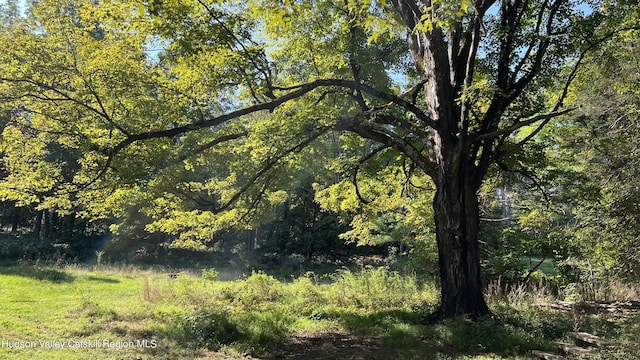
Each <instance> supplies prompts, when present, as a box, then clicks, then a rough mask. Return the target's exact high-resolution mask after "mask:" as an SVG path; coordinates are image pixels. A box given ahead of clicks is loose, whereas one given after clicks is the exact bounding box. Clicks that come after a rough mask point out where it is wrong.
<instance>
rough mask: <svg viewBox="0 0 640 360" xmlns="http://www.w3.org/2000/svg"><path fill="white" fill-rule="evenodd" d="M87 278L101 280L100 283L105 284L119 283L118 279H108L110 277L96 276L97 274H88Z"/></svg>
mask: <svg viewBox="0 0 640 360" xmlns="http://www.w3.org/2000/svg"><path fill="white" fill-rule="evenodd" d="M87 280H89V281H97V282H102V283H106V284H119V283H120V280H118V279H110V278H106V277H98V276H89V277H87Z"/></svg>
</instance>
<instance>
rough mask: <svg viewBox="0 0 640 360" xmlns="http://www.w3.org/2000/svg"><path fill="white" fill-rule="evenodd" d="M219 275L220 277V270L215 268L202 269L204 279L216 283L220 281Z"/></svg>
mask: <svg viewBox="0 0 640 360" xmlns="http://www.w3.org/2000/svg"><path fill="white" fill-rule="evenodd" d="M219 275H220V272H218V270H216V269H214V268H208V269H202V278H203V279H207V280H211V281H216V280H218V276H219Z"/></svg>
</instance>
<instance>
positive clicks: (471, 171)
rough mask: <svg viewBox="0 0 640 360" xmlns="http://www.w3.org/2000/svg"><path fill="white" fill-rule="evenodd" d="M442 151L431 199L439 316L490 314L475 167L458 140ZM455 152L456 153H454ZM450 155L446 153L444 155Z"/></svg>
mask: <svg viewBox="0 0 640 360" xmlns="http://www.w3.org/2000/svg"><path fill="white" fill-rule="evenodd" d="M449 150H450V151H449V152H448V154H443V155H445V156H444V159H446V161H445V162H443V163H442V164H441V165H442V166H441V167H440V169H439V170H440V174H439V176H438V177H437V178H436V179H434V180H435V181H436V188H437V190H436V195H435V198H434V201H433V209H434V214H435V225H436V240H437V243H438V259H439V267H440V284H441V288H442V292H441V296H440V309H439V311H438V313H437V314H436V315H437V316H438V317H440V318H450V317H454V316H459V315H467V314H468V315H471V316H473V317H479V316H482V315H487V314H490V311H489V307H488V306H487V303H486V301H485V299H484V295H483V293H482V290H483V289H482V281H481V277H480V256H479V241H478V240H479V239H478V235H479V225H480V214H479V204H478V194H477V192H478V189H479V186H480V184H481V178H480V179H479V174H478V173H476V171H477V168H476V167H474V166H473V164H471V163H469V162H468V160H466V157H465V156H464V155H463V154H464V153H465V152H464V151H459V150H460V143H458V144H457V146H456V145H454V146H453V147H450V148H449ZM456 154H458V155H457V156H456ZM446 155H449V156H446Z"/></svg>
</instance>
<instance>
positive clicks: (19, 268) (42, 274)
mask: <svg viewBox="0 0 640 360" xmlns="http://www.w3.org/2000/svg"><path fill="white" fill-rule="evenodd" d="M0 274H4V275H17V276H23V277H28V278H32V279H36V280H42V281H48V282H51V283H54V284H62V283H70V282H73V281H74V280H75V277H74V276H73V275H71V274H68V273H66V272H64V271H62V270H57V269H54V268H52V267H50V266H43V265H37V264H35V265H29V264H18V265H9V266H0Z"/></svg>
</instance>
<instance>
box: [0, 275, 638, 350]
mask: <svg viewBox="0 0 640 360" xmlns="http://www.w3.org/2000/svg"><path fill="white" fill-rule="evenodd" d="M437 298H438V290H437V287H436V286H435V284H434V283H433V282H423V281H420V280H419V279H417V278H415V277H413V276H406V275H400V274H398V273H396V272H392V271H389V270H388V269H387V268H384V267H382V268H372V267H371V268H369V267H367V268H362V269H361V270H360V271H349V270H340V271H337V272H335V273H333V274H331V275H326V276H316V275H314V274H312V273H309V274H306V275H305V276H302V277H298V278H290V279H280V280H278V279H276V278H274V277H272V276H270V275H267V274H265V273H253V274H251V275H248V276H242V277H240V278H239V279H237V280H227V281H221V280H219V276H218V272H217V271H216V270H214V269H204V270H201V271H199V272H196V271H192V272H189V271H183V272H173V273H172V272H166V271H157V270H142V269H138V268H134V267H126V266H122V267H110V266H97V267H80V266H48V265H42V264H37V263H35V264H34V263H18V264H9V265H4V266H0V334H1V335H0V341H2V343H1V345H2V346H1V347H0V358H2V359H240V358H245V359H247V358H251V359H255V358H260V359H276V358H277V359H530V358H532V357H531V355H530V352H531V350H533V349H541V350H544V349H551V348H553V345H552V343H551V342H552V341H555V340H562V338H563V337H564V335H565V333H566V332H568V331H574V330H580V331H589V332H594V333H597V334H600V335H603V336H606V337H608V338H612V339H615V340H617V341H619V342H620V343H621V344H623V346H622V347H621V348H620V349H618V350H615V351H613V352H610V353H607V354H603V355H602V356H603V357H602V358H603V359H609V358H619V359H628V358H630V356H634V355H633V350H632V349H633V347H634V344H635V343H634V341H635V340H636V339H637V338H638V336H639V335H640V326H638V325H637V324H638V323H639V321H638V320H640V317H638V315H637V314H635V315H630V316H627V317H615V316H609V315H607V314H597V313H595V314H589V313H578V312H574V313H566V312H559V311H556V310H552V309H549V308H547V307H544V306H541V304H543V303H545V302H548V301H551V298H550V296H549V295H548V293H547V292H546V291H545V290H544V288H536V287H533V288H529V289H523V288H512V289H509V288H507V289H505V288H504V287H502V286H498V285H495V284H494V286H493V287H491V286H490V287H489V299H490V303H491V306H492V309H493V311H494V313H495V317H494V318H487V319H481V320H479V321H472V320H470V319H465V318H459V319H453V320H448V321H445V322H443V323H438V324H429V323H428V322H427V321H426V315H427V314H429V313H430V312H431V311H432V310H433V309H435V307H436V305H437ZM56 346H57V347H58V348H56Z"/></svg>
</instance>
